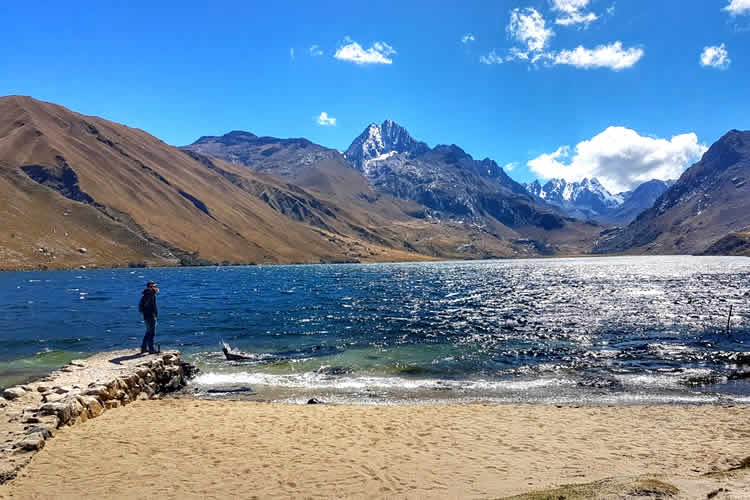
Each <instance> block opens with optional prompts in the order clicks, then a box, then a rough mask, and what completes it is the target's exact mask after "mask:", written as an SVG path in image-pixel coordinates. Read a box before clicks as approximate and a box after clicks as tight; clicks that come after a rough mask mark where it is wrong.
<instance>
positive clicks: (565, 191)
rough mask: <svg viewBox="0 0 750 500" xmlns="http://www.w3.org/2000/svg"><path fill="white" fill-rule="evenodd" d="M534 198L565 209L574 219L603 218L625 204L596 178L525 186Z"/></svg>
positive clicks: (557, 180) (534, 183)
mask: <svg viewBox="0 0 750 500" xmlns="http://www.w3.org/2000/svg"><path fill="white" fill-rule="evenodd" d="M524 188H525V189H526V190H527V191H528V192H529V193H531V194H532V195H533V196H534V197H536V198H538V199H540V200H543V201H545V202H547V203H550V204H552V205H555V206H557V207H560V208H562V209H563V211H564V212H565V213H567V214H568V215H571V216H573V217H579V218H586V219H593V218H596V217H600V216H603V215H605V214H607V213H609V212H610V211H612V210H613V209H615V208H617V207H619V206H620V205H621V204H622V203H623V198H622V196H617V195H612V194H611V193H610V192H609V191H607V189H606V188H605V187H604V186H602V185H601V184H600V183H599V181H598V180H597V179H595V178H592V179H590V180H589V179H583V180H582V181H580V182H567V181H566V180H565V179H550V180H549V181H547V183H545V184H544V185H541V184H540V183H539V181H534V182H532V183H530V184H525V185H524Z"/></svg>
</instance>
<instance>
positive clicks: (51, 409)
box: [39, 402, 71, 427]
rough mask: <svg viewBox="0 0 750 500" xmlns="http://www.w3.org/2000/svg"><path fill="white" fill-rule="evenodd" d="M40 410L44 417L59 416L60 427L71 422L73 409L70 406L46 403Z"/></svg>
mask: <svg viewBox="0 0 750 500" xmlns="http://www.w3.org/2000/svg"><path fill="white" fill-rule="evenodd" d="M39 410H40V411H41V413H42V415H55V416H57V420H58V424H57V426H58V427H60V426H63V425H65V424H67V423H68V422H70V418H71V408H70V406H69V405H66V404H64V403H60V402H55V403H44V404H43V405H42V406H41V408H40V409H39Z"/></svg>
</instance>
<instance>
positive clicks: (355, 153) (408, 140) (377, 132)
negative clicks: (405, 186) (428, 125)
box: [345, 120, 430, 171]
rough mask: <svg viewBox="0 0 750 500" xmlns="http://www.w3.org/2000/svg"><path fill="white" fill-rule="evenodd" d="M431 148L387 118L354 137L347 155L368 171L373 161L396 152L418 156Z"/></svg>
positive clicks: (359, 166)
mask: <svg viewBox="0 0 750 500" xmlns="http://www.w3.org/2000/svg"><path fill="white" fill-rule="evenodd" d="M429 150H430V148H429V147H428V146H427V144H425V143H424V142H420V141H417V140H415V139H414V138H413V137H412V136H411V135H409V132H407V130H406V129H405V128H404V127H402V126H401V125H399V124H398V123H396V122H394V121H393V120H385V121H384V122H383V123H381V124H380V125H378V124H376V123H371V124H370V125H368V126H367V128H365V130H364V132H362V133H361V134H360V135H359V137H357V138H356V139H354V142H352V144H351V146H349V148H348V149H347V150H346V152H345V155H346V158H347V160H349V161H350V162H351V163H352V164H353V165H354V166H356V167H357V168H358V169H360V170H362V171H366V170H367V166H368V164H369V163H370V162H372V161H378V160H383V159H386V158H389V157H390V156H393V155H394V154H406V155H409V156H418V155H420V154H424V153H426V152H427V151H429ZM385 155H388V156H385Z"/></svg>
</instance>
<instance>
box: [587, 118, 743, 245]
mask: <svg viewBox="0 0 750 500" xmlns="http://www.w3.org/2000/svg"><path fill="white" fill-rule="evenodd" d="M748 181H750V131H744V132H741V131H739V130H731V131H729V132H728V133H727V134H725V135H724V136H723V137H722V138H721V139H719V140H718V141H716V142H715V143H714V144H713V145H712V146H711V147H710V148H709V149H708V151H706V153H705V154H704V155H703V157H702V158H701V160H700V161H699V162H698V163H696V164H694V165H693V166H692V167H690V168H689V169H687V170H686V171H685V172H684V173H683V174H682V176H680V178H679V179H678V180H677V181H676V182H675V183H674V184H673V185H672V186H671V187H670V188H669V189H667V190H666V191H665V192H664V193H663V194H662V195H661V196H660V197H659V198H658V199H657V200H656V201H655V202H654V205H653V207H651V208H650V209H648V210H646V211H645V212H643V213H641V214H640V215H639V216H638V217H637V218H636V219H635V220H634V221H633V222H631V223H630V224H629V225H628V226H627V227H624V228H621V229H619V230H614V231H606V232H604V233H603V234H602V235H601V236H600V238H599V240H598V241H597V243H596V246H595V250H594V251H595V252H597V253H609V252H626V253H648V254H679V253H687V254H695V253H702V252H711V253H717V252H721V253H723V251H726V252H728V253H741V251H740V250H738V248H742V246H743V241H746V235H744V234H743V233H747V232H748V231H750V182H748ZM732 233H737V234H735V235H733V236H732ZM727 237H729V239H728V240H725V238H727ZM722 240H724V241H723V242H722ZM720 242H721V243H720ZM744 248H747V246H745V247H744ZM722 249H723V251H722Z"/></svg>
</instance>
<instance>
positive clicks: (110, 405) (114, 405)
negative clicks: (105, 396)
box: [104, 399, 120, 410]
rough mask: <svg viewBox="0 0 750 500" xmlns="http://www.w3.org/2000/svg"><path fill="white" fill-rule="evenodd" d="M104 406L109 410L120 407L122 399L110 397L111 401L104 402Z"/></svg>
mask: <svg viewBox="0 0 750 500" xmlns="http://www.w3.org/2000/svg"><path fill="white" fill-rule="evenodd" d="M104 407H105V408H106V409H108V410H111V409H113V408H119V407H120V401H119V400H117V399H110V400H109V401H105V402H104Z"/></svg>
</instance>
